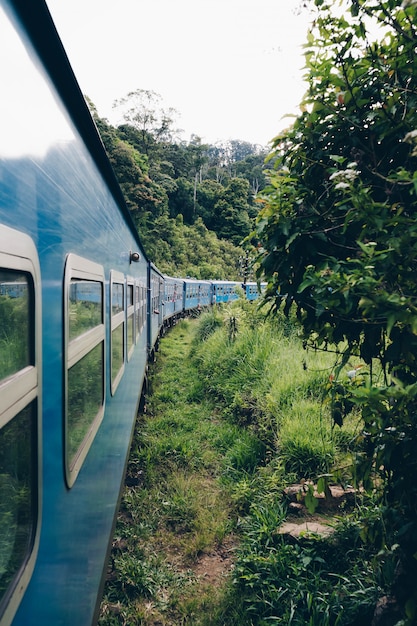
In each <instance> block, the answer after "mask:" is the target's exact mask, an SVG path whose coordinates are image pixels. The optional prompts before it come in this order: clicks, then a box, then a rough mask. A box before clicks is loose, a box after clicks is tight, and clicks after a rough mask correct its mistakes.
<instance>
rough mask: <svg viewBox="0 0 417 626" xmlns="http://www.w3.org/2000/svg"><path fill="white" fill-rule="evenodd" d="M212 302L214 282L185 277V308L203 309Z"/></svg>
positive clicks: (187, 310) (189, 309)
mask: <svg viewBox="0 0 417 626" xmlns="http://www.w3.org/2000/svg"><path fill="white" fill-rule="evenodd" d="M211 303H212V283H211V281H209V280H195V279H191V278H185V279H184V289H183V309H184V311H185V312H190V311H192V310H194V309H196V310H201V309H202V308H203V307H206V306H210V305H211Z"/></svg>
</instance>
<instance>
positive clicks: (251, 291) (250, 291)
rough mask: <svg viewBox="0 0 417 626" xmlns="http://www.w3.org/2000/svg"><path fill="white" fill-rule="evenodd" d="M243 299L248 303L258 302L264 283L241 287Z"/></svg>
mask: <svg viewBox="0 0 417 626" xmlns="http://www.w3.org/2000/svg"><path fill="white" fill-rule="evenodd" d="M242 287H243V290H244V292H245V297H246V299H247V300H249V301H253V300H258V299H259V298H260V296H261V295H262V293H263V291H264V290H265V287H266V283H260V284H258V283H254V282H248V283H244V284H243V285H242Z"/></svg>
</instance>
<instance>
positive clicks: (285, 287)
mask: <svg viewBox="0 0 417 626" xmlns="http://www.w3.org/2000/svg"><path fill="white" fill-rule="evenodd" d="M314 4H315V6H316V7H317V9H318V10H317V16H316V18H315V21H314V29H313V30H312V32H311V33H310V35H309V40H308V43H307V45H306V62H307V71H308V77H309V89H308V92H307V94H306V96H305V99H304V102H303V103H302V113H301V115H300V116H299V117H298V118H297V120H296V121H295V123H294V126H293V127H292V129H290V130H289V131H288V132H286V133H284V134H283V135H282V136H280V137H278V138H277V139H276V140H275V142H274V145H273V153H272V156H273V157H274V158H276V159H277V160H276V166H275V167H276V169H275V173H274V174H273V175H272V176H271V182H270V185H269V187H268V189H267V190H266V191H265V193H263V194H262V196H263V202H264V207H263V209H262V211H261V213H260V216H259V220H258V224H257V229H256V235H257V237H258V238H259V239H260V241H261V243H262V246H263V247H262V249H261V251H260V255H259V259H258V261H259V267H260V269H259V274H260V275H264V276H266V278H267V280H268V289H267V299H268V301H269V302H270V303H271V304H272V307H273V310H276V309H278V308H279V307H280V306H283V307H284V311H285V312H286V313H287V314H288V313H289V311H290V310H291V309H292V308H295V310H296V313H297V316H298V319H299V321H300V323H301V324H302V327H303V330H304V334H305V337H306V340H307V341H308V342H309V343H310V345H313V346H314V347H316V348H328V347H330V346H334V347H335V349H336V352H337V361H336V365H335V372H334V376H335V381H334V383H333V384H332V386H331V393H332V399H333V402H332V416H333V419H334V421H335V423H336V424H339V425H341V424H342V423H343V418H344V414H345V412H346V411H348V410H349V408H350V407H351V406H352V403H354V404H356V405H357V406H359V407H360V408H361V411H362V419H363V426H364V428H363V432H362V434H361V441H362V444H363V446H362V452H361V453H360V454H359V455H358V462H357V464H356V468H355V469H356V475H357V479H358V481H359V480H360V481H361V482H362V484H363V485H364V486H365V487H367V488H368V487H369V488H371V487H372V488H373V489H376V490H377V491H378V492H379V495H380V503H381V512H382V519H383V524H381V526H380V527H379V530H378V532H376V529H375V528H374V529H373V530H372V532H373V533H374V535H373V538H374V540H376V539H378V541H380V547H381V549H382V550H383V551H384V550H385V551H386V552H385V555H387V554H388V553H390V554H393V552H392V550H391V552H390V549H391V548H392V546H398V550H396V551H395V550H394V551H395V556H394V557H392V558H395V559H398V562H399V564H400V565H401V570H402V572H403V573H404V577H401V580H400V579H399V578H397V579H394V580H393V593H394V594H395V595H396V598H397V601H398V602H399V603H401V604H402V607H403V613H404V620H406V621H404V622H403V623H404V624H412V623H415V621H414V620H415V619H416V618H417V590H416V586H415V581H416V579H417V561H416V559H415V556H414V555H415V554H416V553H417V485H416V483H415V480H414V477H415V475H416V470H417V420H416V415H417V359H416V355H417V298H416V296H415V294H416V292H417V222H416V213H417V204H416V193H417V174H416V169H417V168H416V165H417V162H416V159H417V59H416V54H415V45H416V41H417V37H416V36H417V30H416V28H417V19H416V18H417V3H416V2H415V0H404V2H403V3H402V4H401V5H400V3H399V2H397V1H396V0H346V2H344V4H343V6H344V9H345V12H344V13H343V12H341V11H340V10H339V11H338V12H337V11H335V10H332V9H333V6H334V5H336V3H329V2H326V1H325V0H315V2H314ZM348 15H349V17H347V16H348ZM353 357H358V358H359V359H360V360H361V362H362V364H364V365H365V366H366V367H365V368H364V370H366V375H363V376H359V377H356V378H355V379H354V380H353V382H352V383H351V384H350V385H348V384H346V383H345V382H344V380H343V378H341V372H342V371H343V368H344V367H345V366H346V364H347V363H348V362H349V360H350V359H351V358H353ZM377 370H378V375H379V378H378V377H377ZM369 536H370V535H369ZM398 571H399V570H398V569H397V572H398ZM407 620H408V621H407Z"/></svg>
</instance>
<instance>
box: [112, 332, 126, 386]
mask: <svg viewBox="0 0 417 626" xmlns="http://www.w3.org/2000/svg"><path fill="white" fill-rule="evenodd" d="M123 336H124V324H120V325H119V326H117V327H116V328H115V329H114V330H113V331H112V334H111V350H112V351H111V356H112V360H111V374H112V379H113V380H114V379H115V378H116V376H117V374H118V373H119V370H120V369H121V367H122V366H123V362H124V354H123Z"/></svg>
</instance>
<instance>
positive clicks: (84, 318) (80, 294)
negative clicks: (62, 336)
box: [69, 279, 103, 340]
mask: <svg viewBox="0 0 417 626" xmlns="http://www.w3.org/2000/svg"><path fill="white" fill-rule="evenodd" d="M102 310H103V293H102V283H100V282H95V281H92V280H77V279H72V280H71V282H70V285H69V339H70V340H71V339H74V337H77V336H78V335H81V334H82V333H84V332H86V331H87V330H90V329H91V328H94V327H95V326H98V325H99V324H101V322H102Z"/></svg>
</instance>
